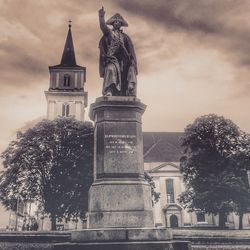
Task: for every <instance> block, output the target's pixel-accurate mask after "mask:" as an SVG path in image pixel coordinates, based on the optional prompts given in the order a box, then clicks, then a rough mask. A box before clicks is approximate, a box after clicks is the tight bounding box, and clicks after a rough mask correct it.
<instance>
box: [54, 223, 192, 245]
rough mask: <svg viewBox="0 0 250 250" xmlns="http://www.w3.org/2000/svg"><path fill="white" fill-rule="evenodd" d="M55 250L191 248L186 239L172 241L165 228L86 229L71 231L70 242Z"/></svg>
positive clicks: (170, 232)
mask: <svg viewBox="0 0 250 250" xmlns="http://www.w3.org/2000/svg"><path fill="white" fill-rule="evenodd" d="M54 249H55V250H191V249H192V247H191V244H190V243H189V242H187V241H173V240H172V231H171V230H170V229H166V228H160V229H158V228H140V229H136V228H129V229H123V228H120V229H87V230H78V231H73V232H72V234H71V243H59V244H55V246H54Z"/></svg>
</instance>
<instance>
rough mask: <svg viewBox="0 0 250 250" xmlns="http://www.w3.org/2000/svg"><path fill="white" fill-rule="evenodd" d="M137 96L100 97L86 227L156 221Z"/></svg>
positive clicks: (141, 106)
mask: <svg viewBox="0 0 250 250" xmlns="http://www.w3.org/2000/svg"><path fill="white" fill-rule="evenodd" d="M145 108H146V106H145V105H144V104H142V103H141V102H140V101H139V100H138V99H136V98H134V97H100V98H98V99H97V100H96V102H95V103H94V104H92V105H91V106H90V118H91V119H92V120H93V121H95V146H94V148H95V156H94V183H93V185H92V186H91V188H90V191H89V220H88V228H121V227H124V228H143V227H153V226H154V222H153V213H152V199H151V190H150V186H149V185H148V183H146V182H145V180H144V168H143V141H142V126H141V125H142V122H141V116H142V114H143V112H144V111H145Z"/></svg>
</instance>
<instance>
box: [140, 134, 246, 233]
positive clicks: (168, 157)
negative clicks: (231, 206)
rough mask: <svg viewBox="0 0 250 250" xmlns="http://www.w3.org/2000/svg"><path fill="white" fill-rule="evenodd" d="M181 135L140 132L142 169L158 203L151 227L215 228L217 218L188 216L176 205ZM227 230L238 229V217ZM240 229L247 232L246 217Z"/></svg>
mask: <svg viewBox="0 0 250 250" xmlns="http://www.w3.org/2000/svg"><path fill="white" fill-rule="evenodd" d="M182 135H183V133H171V132H160V133H159V132H158V133H157V132H144V133H143V140H144V169H145V171H146V172H147V173H148V174H149V175H150V176H151V177H153V180H154V182H155V186H156V192H160V194H161V196H160V200H159V202H158V203H156V204H155V205H154V207H153V211H154V219H155V226H159V227H161V226H162V227H211V228H213V227H216V226H218V224H219V218H218V216H214V215H208V214H204V213H202V212H200V211H197V212H192V213H190V212H188V211H187V210H185V209H184V208H183V207H182V206H180V204H179V203H178V197H179V195H180V194H181V193H182V192H183V191H185V185H184V183H183V177H182V174H181V173H180V168H179V167H180V162H179V159H180V158H181V156H182V148H181V146H180V138H181V136H182ZM226 225H227V227H228V228H230V229H238V227H239V217H238V216H237V215H236V214H234V213H231V214H229V215H228V217H227V223H226ZM243 228H244V229H249V228H250V214H244V217H243Z"/></svg>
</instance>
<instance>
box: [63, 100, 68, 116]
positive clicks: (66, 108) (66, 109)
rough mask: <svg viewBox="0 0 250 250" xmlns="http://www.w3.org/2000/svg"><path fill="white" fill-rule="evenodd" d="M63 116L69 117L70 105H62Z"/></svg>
mask: <svg viewBox="0 0 250 250" xmlns="http://www.w3.org/2000/svg"><path fill="white" fill-rule="evenodd" d="M62 116H63V117H68V116H69V104H68V103H63V105H62Z"/></svg>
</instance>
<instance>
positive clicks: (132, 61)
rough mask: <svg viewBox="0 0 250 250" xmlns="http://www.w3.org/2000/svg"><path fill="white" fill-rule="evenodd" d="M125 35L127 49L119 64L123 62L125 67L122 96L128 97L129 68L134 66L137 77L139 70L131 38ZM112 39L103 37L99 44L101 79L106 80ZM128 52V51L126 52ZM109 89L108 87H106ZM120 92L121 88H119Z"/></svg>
mask: <svg viewBox="0 0 250 250" xmlns="http://www.w3.org/2000/svg"><path fill="white" fill-rule="evenodd" d="M122 35H123V42H124V47H125V49H122V50H123V55H122V58H120V59H119V58H117V59H118V61H119V63H120V62H121V61H122V64H123V66H124V70H123V72H120V73H121V85H122V86H121V93H122V95H126V94H125V93H126V89H127V88H128V79H127V77H128V72H129V67H130V66H132V67H133V68H134V70H133V71H134V72H135V74H136V75H137V74H138V70H137V60H136V55H135V51H134V46H133V43H132V41H131V39H130V38H129V36H128V35H126V34H125V33H122ZM110 43H111V42H110V37H109V36H105V35H104V36H103V37H102V38H101V40H100V42H99V49H100V57H99V73H100V77H102V78H104V77H105V68H106V66H107V51H108V46H110ZM125 50H126V51H125ZM106 87H107V86H106ZM118 90H119V88H118Z"/></svg>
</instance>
